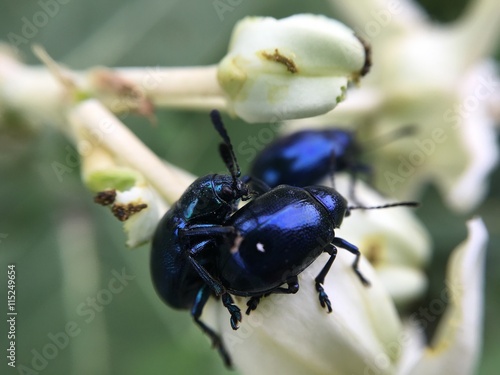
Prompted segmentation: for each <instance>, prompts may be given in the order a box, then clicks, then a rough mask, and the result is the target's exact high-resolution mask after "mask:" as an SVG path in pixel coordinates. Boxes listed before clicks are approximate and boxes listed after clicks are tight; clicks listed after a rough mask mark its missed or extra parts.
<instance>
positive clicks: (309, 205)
mask: <svg viewBox="0 0 500 375" xmlns="http://www.w3.org/2000/svg"><path fill="white" fill-rule="evenodd" d="M348 213H349V208H348V206H347V201H346V200H345V199H344V198H343V197H342V196H341V195H340V194H339V193H338V192H337V191H336V190H335V189H333V188H330V187H325V186H309V187H306V188H299V187H293V186H288V185H281V186H278V187H276V188H274V189H272V190H270V191H268V192H267V193H265V194H263V195H261V196H259V197H257V198H255V199H254V200H252V201H250V202H249V203H248V204H246V205H245V206H244V207H242V208H241V209H239V210H238V211H236V212H235V213H234V214H233V215H232V216H231V217H230V218H229V219H228V220H227V221H226V222H225V224H224V226H225V227H231V228H234V232H233V233H234V234H232V235H225V237H226V241H225V242H224V244H223V246H220V247H219V248H218V249H217V250H216V259H217V260H216V266H215V269H214V270H213V271H214V273H210V272H207V273H206V274H205V275H204V276H203V278H204V279H207V280H209V284H210V285H212V286H215V287H216V288H220V289H223V290H225V291H227V292H230V293H231V294H233V295H238V296H246V297H252V298H251V299H250V300H249V301H248V310H247V314H249V313H250V311H251V310H254V309H255V308H256V307H257V304H258V301H259V300H260V298H261V297H262V296H264V295H267V294H270V293H296V292H297V291H298V290H299V283H298V278H297V276H298V275H299V274H300V273H301V272H302V271H304V270H305V269H306V268H307V267H308V266H309V265H310V264H311V263H312V262H313V261H314V260H315V259H316V258H317V257H318V256H319V255H320V254H322V253H323V252H327V253H328V254H330V259H329V260H328V262H327V263H326V264H325V266H324V267H323V269H322V270H321V272H320V273H319V274H318V275H317V277H316V279H315V285H316V290H317V291H318V293H319V301H320V303H321V305H322V306H323V307H326V308H327V309H328V312H331V311H332V309H331V304H330V301H329V299H328V296H327V295H326V293H325V291H324V289H323V286H322V284H323V282H324V279H325V276H326V274H327V273H328V271H329V269H330V267H331V265H332V263H333V261H334V260H335V256H336V254H337V247H341V248H343V249H346V250H348V251H349V252H351V253H353V254H354V255H356V258H355V260H354V263H353V266H352V267H353V270H354V271H355V273H356V274H357V275H358V277H359V279H360V280H361V282H362V283H363V284H365V285H368V284H369V283H368V281H367V280H366V279H365V278H364V277H363V276H362V274H361V273H360V271H359V270H358V262H359V258H360V252H359V250H358V248H357V247H356V246H354V245H352V244H351V243H349V242H347V241H346V240H343V239H341V238H338V237H335V231H334V229H335V228H338V227H340V225H341V223H342V220H343V218H344V216H346V215H348ZM214 234H215V235H217V233H216V232H215V231H214ZM229 237H230V239H229ZM284 284H287V287H286V288H284V287H282V285H284Z"/></svg>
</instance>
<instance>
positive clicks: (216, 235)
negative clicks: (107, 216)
mask: <svg viewBox="0 0 500 375" xmlns="http://www.w3.org/2000/svg"><path fill="white" fill-rule="evenodd" d="M211 117H212V122H213V123H214V126H215V128H216V129H217V131H218V132H219V134H220V135H221V136H222V138H223V139H224V141H225V143H222V144H221V145H220V153H221V156H222V158H223V159H224V162H225V163H226V166H227V167H228V169H229V171H230V172H231V176H228V175H217V174H213V175H208V176H205V177H200V178H198V179H197V180H196V181H194V182H193V183H192V184H191V185H190V186H189V187H188V188H187V190H186V191H185V193H184V194H183V195H182V196H181V198H180V199H179V200H178V201H177V202H176V203H175V204H174V205H173V206H172V207H171V208H170V209H169V210H168V211H167V213H166V214H165V215H164V216H163V218H162V219H161V221H160V223H159V224H158V227H157V229H156V232H155V234H154V237H153V244H152V251H151V274H152V279H153V284H154V286H155V289H156V291H157V293H158V294H159V295H160V297H161V298H162V299H163V300H164V301H165V302H166V303H167V304H168V305H170V306H171V307H174V308H177V309H191V314H192V316H193V318H194V321H195V323H196V324H197V325H198V326H199V327H200V328H201V329H202V330H203V331H204V332H205V333H206V334H207V335H208V336H210V337H211V339H212V342H213V344H214V346H215V347H217V348H218V350H219V352H220V354H221V355H222V357H223V359H224V361H225V363H226V365H228V366H230V358H229V355H228V354H227V352H226V350H225V349H224V346H223V344H222V341H221V339H220V337H219V336H218V335H217V334H216V333H215V332H213V331H212V330H211V329H210V328H209V327H208V326H206V325H205V324H204V323H203V322H202V321H200V319H199V318H200V316H201V313H202V310H203V306H204V305H205V303H206V302H207V300H208V298H209V296H210V295H211V294H212V293H215V294H216V295H218V296H220V297H221V299H222V302H223V304H224V306H226V308H227V309H228V311H229V313H230V314H231V325H232V326H233V328H234V329H236V328H237V324H238V322H239V321H241V313H240V309H239V308H238V307H237V306H235V305H234V304H233V300H232V298H231V296H230V295H229V294H228V293H227V292H225V291H224V289H223V288H217V287H216V286H214V285H211V286H210V287H209V286H208V284H207V280H204V278H203V277H204V275H205V273H209V274H216V269H215V263H214V261H213V259H215V258H213V257H212V256H210V255H208V256H207V254H210V252H211V251H212V252H213V251H215V249H216V248H217V246H218V245H219V244H220V243H219V242H218V241H219V239H220V238H221V237H220V236H221V235H228V234H231V233H233V229H232V228H231V227H222V224H224V223H225V222H226V221H227V220H228V219H229V216H230V215H231V213H233V212H234V211H235V210H236V209H237V204H238V202H239V200H240V199H247V198H248V196H249V191H248V186H247V184H245V183H244V182H242V181H241V180H240V179H239V175H240V171H239V167H238V164H237V162H236V159H235V157H234V153H233V150H232V146H231V143H230V140H229V137H228V135H227V133H226V131H225V129H224V127H223V124H222V122H221V119H220V115H219V113H218V112H217V111H213V112H212V113H211ZM201 252H203V253H202V254H201V255H200V254H199V253H201ZM200 270H203V271H200Z"/></svg>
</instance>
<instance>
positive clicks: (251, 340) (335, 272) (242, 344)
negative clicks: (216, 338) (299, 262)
mask: <svg viewBox="0 0 500 375" xmlns="http://www.w3.org/2000/svg"><path fill="white" fill-rule="evenodd" d="M327 259H328V256H327V255H326V254H324V255H322V256H320V257H319V258H318V259H317V260H316V261H315V262H314V263H313V264H312V265H311V266H310V267H309V268H307V269H306V270H305V271H304V272H303V273H302V274H300V275H299V282H300V290H299V292H298V293H297V294H294V295H277V294H275V295H271V296H269V297H265V298H263V299H262V301H261V303H260V304H259V306H258V308H257V310H256V311H253V312H252V313H251V314H250V315H249V316H246V315H244V316H243V322H242V324H241V327H240V329H239V330H237V331H233V330H232V329H231V328H230V326H229V321H228V320H229V319H228V314H227V311H225V309H224V308H223V307H222V306H221V304H220V303H219V304H218V309H219V312H218V314H217V317H218V325H219V330H220V332H222V335H223V339H224V342H225V344H226V346H227V348H228V350H229V352H230V354H231V356H232V358H233V361H234V362H235V364H236V367H237V368H238V369H239V371H241V372H242V373H243V374H256V373H259V374H264V375H265V374H276V373H286V374H291V375H293V374H297V375H299V374H300V375H303V374H329V375H332V374H339V375H340V374H363V373H365V372H367V371H370V369H372V368H377V369H382V371H381V372H380V374H391V373H393V372H394V367H395V363H396V362H397V360H398V355H399V354H400V353H399V350H397V351H394V350H393V348H392V347H391V343H392V342H394V341H395V340H396V339H397V336H398V334H399V332H400V330H401V325H400V321H399V318H398V315H397V312H396V310H395V308H394V304H393V302H392V300H391V297H390V296H389V295H388V293H387V291H386V290H385V287H384V286H383V284H382V283H381V282H380V280H379V279H378V277H377V275H376V273H375V272H374V270H373V269H372V268H371V266H370V264H369V263H368V262H367V261H366V260H364V259H361V262H360V270H361V272H362V273H363V275H365V276H366V278H368V279H369V280H370V282H371V287H365V286H363V285H362V284H361V282H360V280H359V279H358V277H357V276H356V274H355V273H354V272H353V270H352V262H353V260H354V257H353V256H352V255H351V254H349V253H348V252H346V251H343V250H341V249H340V250H339V254H338V256H337V259H336V260H335V262H334V263H333V266H332V268H331V270H330V272H329V273H328V275H327V277H326V279H325V283H324V287H325V291H326V292H327V294H328V295H329V296H330V300H331V303H332V308H333V312H332V313H331V314H327V312H326V310H325V309H323V308H322V307H321V306H320V303H319V301H318V293H317V291H316V290H315V286H314V278H315V277H316V276H317V274H318V273H319V272H320V270H321V269H322V268H323V266H324V265H325V263H326V261H327ZM245 302H246V299H244V298H236V303H237V304H238V305H239V306H240V308H241V309H242V310H243V311H244V309H246V306H245Z"/></svg>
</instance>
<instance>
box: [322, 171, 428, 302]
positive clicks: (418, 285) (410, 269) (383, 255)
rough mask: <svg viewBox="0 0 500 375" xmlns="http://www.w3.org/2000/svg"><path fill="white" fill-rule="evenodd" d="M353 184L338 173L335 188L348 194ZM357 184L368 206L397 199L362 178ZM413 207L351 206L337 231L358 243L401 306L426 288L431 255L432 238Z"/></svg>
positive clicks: (411, 300)
mask: <svg viewBox="0 0 500 375" xmlns="http://www.w3.org/2000/svg"><path fill="white" fill-rule="evenodd" d="M323 184H325V185H328V184H330V181H328V179H327V180H325V181H323ZM350 187H351V179H350V178H349V177H348V176H346V174H340V175H336V176H335V188H336V189H337V190H338V191H339V192H340V193H342V194H343V195H344V196H345V197H349V191H350ZM355 188H356V197H360V198H361V197H362V199H360V200H361V202H360V203H361V204H362V205H363V206H365V207H368V206H380V205H383V204H386V203H393V202H395V200H394V199H392V200H391V199H387V198H383V197H382V196H381V195H380V194H378V193H376V192H375V191H374V190H372V189H370V188H369V187H368V186H367V185H366V184H365V183H363V182H362V181H356V186H355ZM414 211H415V209H414V208H408V207H397V208H387V209H381V210H352V212H351V215H350V216H349V217H348V218H347V219H346V220H344V222H343V223H342V227H341V228H340V229H338V230H337V231H336V233H337V234H338V236H339V237H342V238H348V239H349V241H351V242H353V243H355V244H356V245H357V246H358V247H359V249H360V251H361V252H362V253H363V255H364V256H365V257H366V258H367V260H368V261H369V262H370V263H371V265H372V267H374V268H375V271H376V272H377V276H378V277H379V278H380V280H381V282H382V284H383V285H384V287H385V288H386V289H387V291H388V293H389V295H390V296H391V298H392V299H393V300H394V302H395V304H396V305H397V306H398V307H403V306H406V305H408V304H409V303H410V302H413V301H415V300H416V299H417V298H419V297H421V296H422V294H423V293H424V292H425V291H426V290H427V276H426V275H425V270H424V267H425V266H426V264H427V262H428V260H429V257H430V253H431V239H430V236H429V234H428V232H427V230H426V229H425V227H424V226H423V225H422V224H421V223H420V221H419V220H418V219H417V217H416V216H415V214H414Z"/></svg>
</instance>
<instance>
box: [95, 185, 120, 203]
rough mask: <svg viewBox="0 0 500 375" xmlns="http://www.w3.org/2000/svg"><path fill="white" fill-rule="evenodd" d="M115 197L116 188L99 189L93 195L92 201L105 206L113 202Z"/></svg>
mask: <svg viewBox="0 0 500 375" xmlns="http://www.w3.org/2000/svg"><path fill="white" fill-rule="evenodd" d="M115 199H116V190H114V189H112V190H104V191H100V192H99V193H97V194H96V196H95V197H94V202H95V203H97V204H100V205H102V206H107V205H110V204H112V203H114V201H115Z"/></svg>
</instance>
